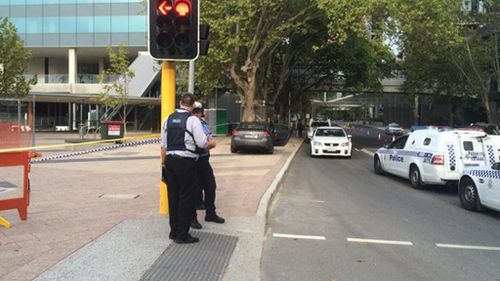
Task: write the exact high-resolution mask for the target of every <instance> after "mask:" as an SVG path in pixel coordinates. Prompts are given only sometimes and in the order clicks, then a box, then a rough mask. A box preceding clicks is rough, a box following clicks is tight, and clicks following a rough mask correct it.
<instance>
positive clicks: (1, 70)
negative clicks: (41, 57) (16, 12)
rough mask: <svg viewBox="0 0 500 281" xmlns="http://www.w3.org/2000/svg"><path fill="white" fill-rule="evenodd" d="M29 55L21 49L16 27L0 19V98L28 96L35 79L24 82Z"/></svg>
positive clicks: (6, 20) (21, 44)
mask: <svg viewBox="0 0 500 281" xmlns="http://www.w3.org/2000/svg"><path fill="white" fill-rule="evenodd" d="M30 60H31V53H30V52H29V51H27V50H26V49H24V48H23V42H22V41H21V39H20V38H19V36H18V35H17V31H16V27H15V26H14V25H13V24H12V23H10V22H9V21H8V19H7V18H0V98H22V97H25V96H26V95H28V93H29V91H30V89H31V86H32V85H34V84H36V77H35V78H32V79H30V80H26V78H25V77H24V73H25V70H26V68H27V67H28V64H29V62H30Z"/></svg>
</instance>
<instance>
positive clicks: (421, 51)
mask: <svg viewBox="0 0 500 281" xmlns="http://www.w3.org/2000/svg"><path fill="white" fill-rule="evenodd" d="M460 5H461V3H460V1H456V0H414V1H396V2H394V5H393V6H392V13H391V14H392V15H393V19H394V21H393V24H394V26H393V27H394V36H395V38H396V39H397V43H398V46H399V48H400V50H401V52H402V53H403V54H404V60H402V61H401V63H400V70H401V71H402V73H403V74H404V76H405V83H404V85H403V89H404V91H405V93H407V95H408V96H409V97H410V100H411V101H412V104H413V119H414V123H415V124H419V121H420V116H419V104H420V96H421V95H422V94H424V93H425V94H432V96H433V98H434V99H437V100H440V101H451V100H453V97H456V96H463V95H465V93H464V87H463V83H462V79H460V76H461V74H460V73H459V70H458V69H457V68H456V67H455V65H454V63H453V61H452V57H453V56H454V53H455V51H456V48H457V47H458V46H460V44H461V41H462V38H461V35H460V28H459V23H460ZM450 115H451V114H450ZM450 122H451V120H450Z"/></svg>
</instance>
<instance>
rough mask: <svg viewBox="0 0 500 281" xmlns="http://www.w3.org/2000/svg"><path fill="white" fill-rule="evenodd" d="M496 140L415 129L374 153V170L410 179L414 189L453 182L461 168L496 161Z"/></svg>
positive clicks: (498, 148)
mask: <svg viewBox="0 0 500 281" xmlns="http://www.w3.org/2000/svg"><path fill="white" fill-rule="evenodd" d="M499 159H500V141H499V139H498V138H493V137H491V136H488V135H487V134H486V133H484V132H477V131H469V130H456V129H424V130H417V131H414V132H412V133H410V134H408V135H405V136H402V137H400V138H398V139H396V140H395V141H394V142H393V143H391V144H390V145H388V146H384V147H383V148H380V149H379V150H377V152H376V153H375V156H374V170H375V172H376V173H378V174H383V173H385V172H387V173H390V174H394V175H397V176H401V177H404V178H408V179H410V182H411V185H412V186H413V187H415V188H422V187H423V186H425V185H426V184H434V185H445V184H449V183H457V182H458V180H459V179H460V176H461V175H462V173H463V172H464V168H465V167H477V166H484V165H487V164H488V165H489V164H493V163H495V162H498V161H500V160H499Z"/></svg>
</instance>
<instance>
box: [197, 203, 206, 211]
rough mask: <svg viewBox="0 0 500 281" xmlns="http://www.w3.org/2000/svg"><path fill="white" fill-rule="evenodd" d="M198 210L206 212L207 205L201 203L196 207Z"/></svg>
mask: <svg viewBox="0 0 500 281" xmlns="http://www.w3.org/2000/svg"><path fill="white" fill-rule="evenodd" d="M196 210H205V203H201V204H199V205H196Z"/></svg>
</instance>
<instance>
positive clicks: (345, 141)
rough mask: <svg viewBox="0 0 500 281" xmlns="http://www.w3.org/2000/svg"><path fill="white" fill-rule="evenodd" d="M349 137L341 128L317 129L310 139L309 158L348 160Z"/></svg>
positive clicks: (349, 154)
mask: <svg viewBox="0 0 500 281" xmlns="http://www.w3.org/2000/svg"><path fill="white" fill-rule="evenodd" d="M351 151H352V143H351V135H348V134H347V133H346V132H345V130H344V129H343V128H341V127H318V128H317V129H316V130H315V131H314V135H313V136H312V139H311V156H343V157H347V158H350V157H351Z"/></svg>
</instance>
